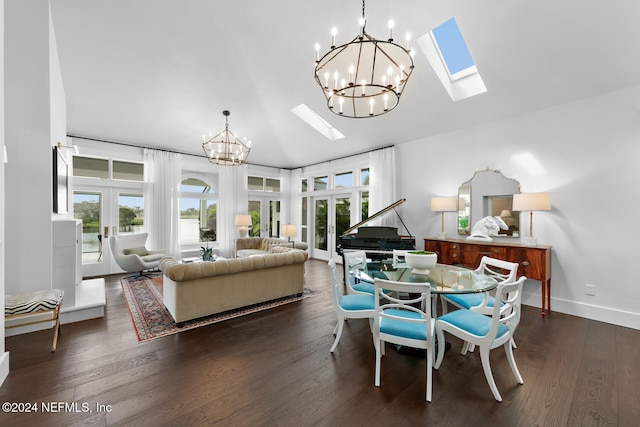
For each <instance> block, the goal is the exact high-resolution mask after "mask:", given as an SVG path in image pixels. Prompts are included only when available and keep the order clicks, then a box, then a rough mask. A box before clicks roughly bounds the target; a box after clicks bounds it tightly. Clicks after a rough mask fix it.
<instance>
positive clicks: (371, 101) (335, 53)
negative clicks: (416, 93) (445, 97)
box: [315, 0, 414, 118]
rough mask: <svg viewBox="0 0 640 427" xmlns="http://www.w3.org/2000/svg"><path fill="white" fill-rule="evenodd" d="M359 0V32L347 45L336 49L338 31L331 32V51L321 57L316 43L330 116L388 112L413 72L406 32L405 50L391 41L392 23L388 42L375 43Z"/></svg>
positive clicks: (317, 71) (318, 68) (319, 78)
mask: <svg viewBox="0 0 640 427" xmlns="http://www.w3.org/2000/svg"><path fill="white" fill-rule="evenodd" d="M366 24H367V20H366V19H365V15H364V0H363V1H362V17H361V18H360V33H359V34H358V35H357V36H356V37H355V38H354V39H353V40H351V41H350V42H349V43H347V44H343V45H341V46H336V34H337V30H336V29H335V28H334V29H333V30H332V31H331V48H330V50H329V52H327V53H325V54H324V55H323V56H320V45H319V44H318V43H316V46H315V49H316V62H315V64H316V68H315V77H316V81H317V82H318V84H319V85H320V87H321V88H322V92H323V93H324V96H325V97H326V99H327V106H328V107H329V110H331V111H332V112H333V113H335V114H337V115H340V116H345V117H352V118H365V117H374V116H379V115H381V114H385V113H388V112H389V111H391V110H393V109H394V108H395V107H396V106H397V105H398V103H399V102H400V95H401V94H402V92H403V91H404V87H405V85H406V84H407V81H408V80H409V77H410V76H411V72H412V71H413V54H414V52H413V49H411V47H410V45H409V40H410V39H411V36H410V34H409V33H407V35H406V37H405V39H406V43H407V46H406V48H405V47H403V46H400V45H399V44H396V43H394V41H393V21H389V39H388V40H376V39H374V38H373V37H371V36H370V35H369V34H367V32H366V30H365V26H366Z"/></svg>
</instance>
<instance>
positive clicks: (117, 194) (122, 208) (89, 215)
mask: <svg viewBox="0 0 640 427" xmlns="http://www.w3.org/2000/svg"><path fill="white" fill-rule="evenodd" d="M73 212H74V217H75V218H77V219H81V220H82V275H83V277H91V276H101V275H105V274H113V273H117V272H119V271H120V269H119V268H118V266H117V265H116V264H115V263H114V262H113V258H112V256H111V249H110V246H109V236H110V235H111V234H133V233H141V232H143V231H144V197H143V195H142V191H140V189H136V188H115V187H113V188H108V187H102V186H95V187H93V186H75V188H74V191H73Z"/></svg>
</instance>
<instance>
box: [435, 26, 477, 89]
mask: <svg viewBox="0 0 640 427" xmlns="http://www.w3.org/2000/svg"><path fill="white" fill-rule="evenodd" d="M431 37H433V40H434V42H435V45H436V47H437V48H438V52H439V53H440V58H441V59H442V61H443V62H444V65H445V66H446V67H447V71H448V72H449V76H450V77H451V80H457V79H459V78H461V77H464V76H468V75H469V74H472V73H475V72H477V71H478V69H477V68H476V64H475V63H474V62H473V58H472V57H471V52H469V48H468V47H467V43H466V42H465V41H464V37H462V33H461V32H460V28H459V27H458V24H457V23H456V19H455V18H451V19H449V20H448V21H445V22H443V23H442V24H440V25H438V26H437V27H436V28H434V29H433V30H431Z"/></svg>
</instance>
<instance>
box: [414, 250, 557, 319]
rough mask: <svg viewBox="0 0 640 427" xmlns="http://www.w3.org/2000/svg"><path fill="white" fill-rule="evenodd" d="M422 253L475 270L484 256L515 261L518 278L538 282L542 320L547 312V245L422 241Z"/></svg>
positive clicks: (549, 269) (548, 287) (549, 267)
mask: <svg viewBox="0 0 640 427" xmlns="http://www.w3.org/2000/svg"><path fill="white" fill-rule="evenodd" d="M424 250H425V251H431V252H436V253H437V254H438V263H440V264H459V265H463V266H465V267H468V268H477V267H478V265H480V260H481V259H482V257H483V256H485V255H486V256H490V257H492V258H497V259H502V260H505V261H509V262H517V263H518V264H519V265H520V266H519V267H518V276H527V278H528V279H534V280H539V281H540V282H541V283H542V317H545V315H546V314H547V312H551V246H525V245H521V244H517V243H503V242H495V241H494V242H481V241H478V240H459V239H447V240H440V239H436V238H432V239H424Z"/></svg>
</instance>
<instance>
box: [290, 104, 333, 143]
mask: <svg viewBox="0 0 640 427" xmlns="http://www.w3.org/2000/svg"><path fill="white" fill-rule="evenodd" d="M291 112H292V113H293V114H295V115H296V116H298V117H300V118H301V119H302V120H303V121H305V122H306V123H307V124H308V125H309V126H311V127H312V128H314V129H315V130H317V131H318V132H320V133H321V134H322V135H324V136H325V137H326V138H327V139H329V140H331V141H336V140H338V139H342V138H344V135H343V134H342V133H340V131H339V130H338V129H336V128H334V127H333V125H331V124H330V123H329V122H327V121H326V120H325V119H323V118H322V117H320V116H319V115H318V114H317V113H316V112H315V111H313V110H311V109H310V108H309V107H307V106H306V105H304V104H300V105H298V106H297V107H294V108H292V109H291Z"/></svg>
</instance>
